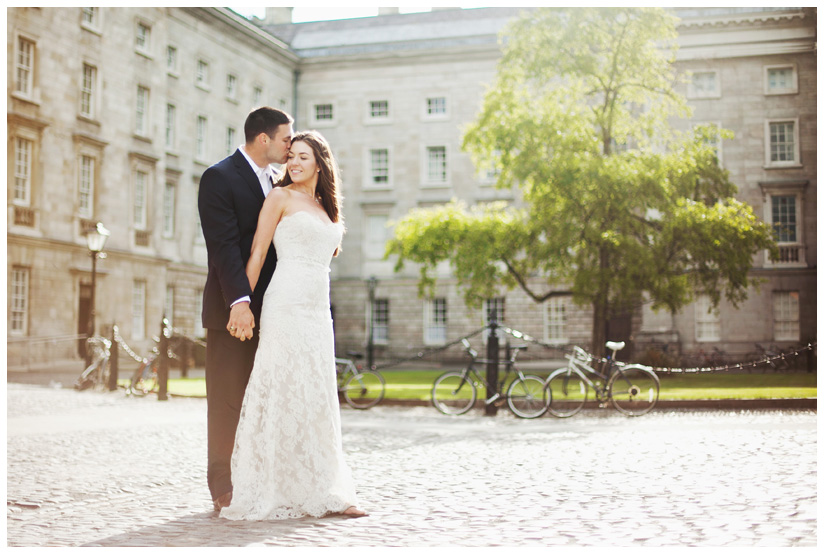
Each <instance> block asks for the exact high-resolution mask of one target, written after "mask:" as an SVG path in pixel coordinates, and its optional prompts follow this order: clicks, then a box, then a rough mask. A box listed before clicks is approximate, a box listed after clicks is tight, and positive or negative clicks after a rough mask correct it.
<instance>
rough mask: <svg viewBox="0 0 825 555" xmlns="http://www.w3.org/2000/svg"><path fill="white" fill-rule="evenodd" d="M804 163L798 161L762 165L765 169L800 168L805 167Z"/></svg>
mask: <svg viewBox="0 0 825 555" xmlns="http://www.w3.org/2000/svg"><path fill="white" fill-rule="evenodd" d="M804 167H805V166H803V165H802V164H800V163H798V162H793V163H790V164H771V165H764V166H762V169H763V170H798V169H800V168H804Z"/></svg>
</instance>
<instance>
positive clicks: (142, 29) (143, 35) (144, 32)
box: [135, 21, 152, 54]
mask: <svg viewBox="0 0 825 555" xmlns="http://www.w3.org/2000/svg"><path fill="white" fill-rule="evenodd" d="M151 39H152V28H151V27H150V26H149V24H148V23H144V22H143V21H138V22H137V28H136V31H135V50H136V51H138V52H139V53H141V54H148V53H149V50H150V47H151Z"/></svg>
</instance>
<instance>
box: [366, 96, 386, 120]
mask: <svg viewBox="0 0 825 555" xmlns="http://www.w3.org/2000/svg"><path fill="white" fill-rule="evenodd" d="M369 116H370V119H387V118H389V117H390V103H389V101H387V100H372V101H370V113H369Z"/></svg>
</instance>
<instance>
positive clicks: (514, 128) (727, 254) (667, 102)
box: [387, 8, 775, 353]
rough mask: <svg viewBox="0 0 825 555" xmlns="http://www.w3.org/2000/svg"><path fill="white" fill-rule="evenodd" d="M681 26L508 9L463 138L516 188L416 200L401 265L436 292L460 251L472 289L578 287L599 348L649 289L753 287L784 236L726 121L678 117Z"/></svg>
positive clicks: (674, 304) (636, 16) (626, 13)
mask: <svg viewBox="0 0 825 555" xmlns="http://www.w3.org/2000/svg"><path fill="white" fill-rule="evenodd" d="M675 38H676V32H675V18H674V17H672V16H670V15H669V14H667V13H666V12H665V11H663V10H661V9H653V8H642V9H638V8H612V9H603V8H602V9H598V8H573V9H539V10H536V11H532V12H530V13H529V14H527V15H525V16H523V17H521V18H519V19H517V20H515V21H514V22H513V23H512V24H511V25H509V26H508V28H507V29H506V30H505V32H504V33H503V36H502V45H503V46H502V47H503V56H502V59H501V60H500V63H499V66H498V71H497V76H496V79H495V81H494V83H493V84H492V86H491V87H490V88H489V90H488V91H487V92H486V96H485V98H484V102H483V105H482V108H481V111H480V113H479V114H478V116H477V118H476V120H475V121H474V122H473V123H472V124H471V125H470V126H469V127H468V129H467V130H466V132H465V135H464V145H463V146H464V149H465V150H466V151H468V152H469V153H470V154H471V156H472V157H473V159H474V161H475V162H476V164H477V166H479V167H489V166H491V165H492V166H494V167H496V168H497V170H498V172H499V175H498V181H497V185H496V186H497V187H500V188H511V187H514V188H517V189H518V191H519V194H520V197H521V198H520V202H519V203H518V204H516V205H505V204H490V205H484V206H475V207H467V206H466V205H464V204H463V203H461V202H457V201H453V202H451V203H449V204H447V205H444V206H439V207H435V208H431V209H418V210H414V211H412V212H411V213H410V214H408V215H407V216H406V217H405V218H404V219H403V220H402V221H400V222H399V223H398V224H397V226H396V228H395V236H394V238H393V239H392V240H391V241H390V242H389V243H388V245H387V253H388V254H394V255H397V257H398V262H397V265H396V271H399V270H400V269H401V268H402V267H403V265H404V263H405V262H406V261H410V262H414V263H419V264H421V267H420V270H421V281H420V287H421V289H422V293H425V292H426V290H427V289H428V288H429V287H431V286H432V285H433V283H434V281H433V278H432V270H433V268H434V267H435V265H436V264H437V263H438V262H440V261H443V260H449V261H450V262H451V264H452V266H453V270H454V275H455V276H456V278H457V280H458V282H459V284H460V286H461V287H462V289H463V291H464V295H465V300H466V302H467V303H468V304H470V305H478V304H479V303H480V301H481V300H482V299H484V298H487V297H490V296H492V295H493V294H494V292H495V291H496V289H497V287H499V286H500V285H504V286H506V287H509V288H513V287H521V288H522V289H523V290H524V291H525V292H526V293H527V294H528V295H530V297H532V298H533V299H534V300H535V301H536V302H543V301H544V300H546V299H547V298H549V297H551V296H553V295H558V294H572V296H573V300H574V302H576V303H578V304H589V305H591V306H592V308H593V328H592V344H591V349H592V350H593V351H594V352H597V353H600V352H602V349H603V345H604V342H605V340H606V324H607V322H608V320H609V319H610V318H611V317H613V316H614V315H617V314H620V313H624V312H626V311H627V310H629V309H632V308H633V307H638V306H639V304H640V303H641V302H642V300H643V299H644V298H645V297H646V296H647V297H648V298H649V300H650V301H651V302H652V303H653V305H654V308H657V309H659V308H664V309H668V310H671V311H676V310H678V309H679V308H680V307H682V306H684V305H685V304H687V303H689V302H690V301H691V300H692V299H693V298H694V296H695V295H696V294H698V293H706V294H709V295H710V298H711V300H712V302H713V304H714V306H716V305H717V304H718V303H719V301H720V299H721V297H722V295H724V296H725V297H726V298H727V299H729V300H730V301H731V302H732V303H734V305H736V304H737V303H740V302H741V301H742V300H744V299H745V297H746V294H747V289H748V287H749V285H751V284H753V283H755V281H754V280H753V279H752V278H750V277H749V270H750V268H751V266H752V260H753V256H754V255H755V254H756V253H757V252H759V251H760V250H761V249H775V244H774V242H773V239H772V233H771V229H770V227H769V226H767V225H766V224H764V223H762V222H760V221H759V220H758V219H757V218H756V217H755V216H754V214H753V211H752V209H751V207H750V206H749V205H747V204H744V203H742V202H739V201H737V200H736V199H735V198H734V195H735V193H736V187H735V186H734V185H733V184H732V183H731V182H730V180H729V177H728V173H727V172H726V171H725V170H723V169H721V168H720V167H719V165H718V163H717V159H716V155H715V149H714V146H713V143H714V141H719V140H722V139H723V138H730V137H731V136H732V135H731V134H730V132H728V131H726V130H721V129H715V128H710V127H705V128H696V129H695V130H691V131H690V132H682V133H679V132H677V131H676V130H675V128H674V127H673V122H674V121H675V120H676V119H678V118H684V117H687V116H689V113H690V112H689V109H688V107H687V104H686V102H685V100H684V99H683V98H682V97H681V96H680V95H678V94H677V93H676V92H675V90H674V87H675V84H676V80H677V76H676V74H675V71H674V67H673V60H674V58H675V52H676V45H675ZM535 276H538V277H540V278H541V279H540V280H539V282H540V283H541V286H540V287H541V288H542V290H541V291H537V290H536V288H537V286H536V285H535V284H536V280H535V279H531V278H533V277H535ZM560 285H561V287H562V288H563V289H564V290H560Z"/></svg>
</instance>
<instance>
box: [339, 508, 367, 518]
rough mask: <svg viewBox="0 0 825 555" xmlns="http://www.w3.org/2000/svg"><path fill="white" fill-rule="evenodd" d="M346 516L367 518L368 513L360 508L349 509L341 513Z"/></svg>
mask: <svg viewBox="0 0 825 555" xmlns="http://www.w3.org/2000/svg"><path fill="white" fill-rule="evenodd" d="M341 514H342V515H344V516H349V517H353V518H357V517H359V516H367V513H365V512H364V511H362V510H361V509H359V508H358V507H349V508H348V509H347V510H345V511H344V512H342V513H341Z"/></svg>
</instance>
